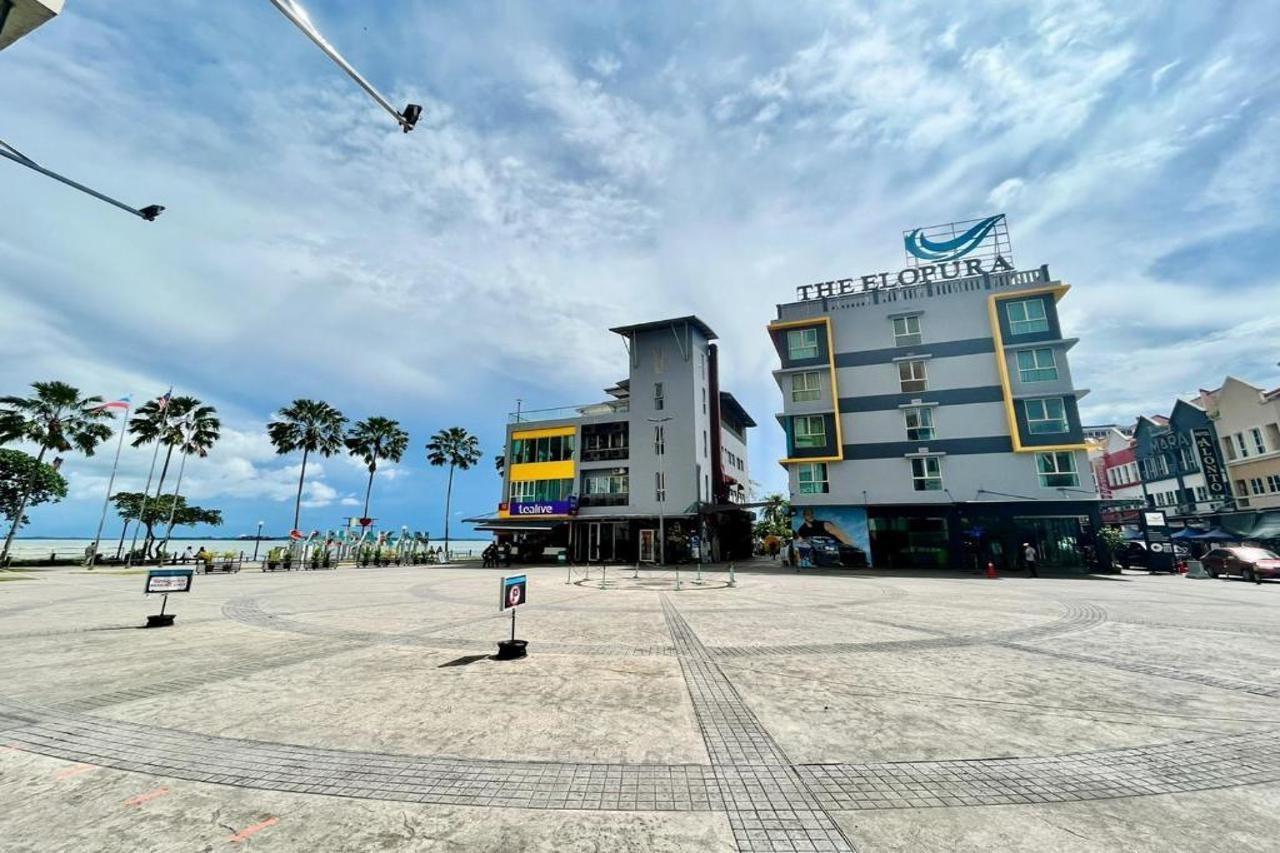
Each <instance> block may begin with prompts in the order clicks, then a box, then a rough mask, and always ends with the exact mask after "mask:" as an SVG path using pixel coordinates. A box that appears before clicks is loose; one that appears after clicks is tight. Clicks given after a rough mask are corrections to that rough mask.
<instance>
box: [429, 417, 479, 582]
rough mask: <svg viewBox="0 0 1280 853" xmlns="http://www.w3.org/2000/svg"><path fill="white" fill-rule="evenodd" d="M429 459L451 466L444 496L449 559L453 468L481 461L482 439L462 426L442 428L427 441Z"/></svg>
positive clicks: (445, 550)
mask: <svg viewBox="0 0 1280 853" xmlns="http://www.w3.org/2000/svg"><path fill="white" fill-rule="evenodd" d="M427 461H428V462H430V463H431V464H432V465H437V466H439V465H448V466H449V488H448V489H447V490H446V491H445V498H444V558H445V560H446V561H447V560H448V559H449V513H450V511H451V508H452V504H453V469H454V468H461V469H462V470H463V471H466V470H467V469H468V468H470V467H471V466H472V465H475V464H476V463H477V462H479V461H480V440H479V439H477V438H476V437H475V436H474V435H472V434H471V433H469V432H467V431H466V430H465V429H463V428H462V427H449V428H448V429H442V430H440V431H439V432H438V433H436V434H435V435H433V436H431V441H429V442H427Z"/></svg>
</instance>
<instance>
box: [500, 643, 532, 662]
mask: <svg viewBox="0 0 1280 853" xmlns="http://www.w3.org/2000/svg"><path fill="white" fill-rule="evenodd" d="M528 646H529V641H528V640H499V641H498V660H519V659H520V658H522V657H525V656H526V655H528V654H529V651H528Z"/></svg>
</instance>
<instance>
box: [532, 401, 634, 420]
mask: <svg viewBox="0 0 1280 853" xmlns="http://www.w3.org/2000/svg"><path fill="white" fill-rule="evenodd" d="M629 411H631V404H630V403H629V402H628V401H626V400H611V401H609V402H604V403H586V404H584V405H581V406H560V407H558V408H554V409H524V410H523V411H519V412H508V413H507V422H508V423H513V424H525V423H535V422H537V421H568V420H573V419H574V418H588V417H592V416H594V415H612V414H617V413H623V414H625V413H626V412H629Z"/></svg>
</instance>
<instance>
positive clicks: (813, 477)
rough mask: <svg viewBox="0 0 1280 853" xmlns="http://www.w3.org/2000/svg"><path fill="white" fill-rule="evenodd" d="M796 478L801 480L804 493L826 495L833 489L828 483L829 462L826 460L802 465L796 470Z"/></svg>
mask: <svg viewBox="0 0 1280 853" xmlns="http://www.w3.org/2000/svg"><path fill="white" fill-rule="evenodd" d="M796 478H797V479H798V480H799V481H800V494H802V495H824V494H826V493H827V492H829V491H830V490H831V487H830V486H829V485H828V483H827V463H825V462H814V463H813V464H811V465H801V466H800V467H799V468H798V469H797V470H796Z"/></svg>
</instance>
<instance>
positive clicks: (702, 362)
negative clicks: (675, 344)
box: [698, 350, 707, 380]
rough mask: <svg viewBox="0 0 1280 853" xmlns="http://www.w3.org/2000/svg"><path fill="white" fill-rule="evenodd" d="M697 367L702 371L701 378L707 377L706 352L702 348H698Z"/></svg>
mask: <svg viewBox="0 0 1280 853" xmlns="http://www.w3.org/2000/svg"><path fill="white" fill-rule="evenodd" d="M698 369H699V370H700V371H702V378H703V379H704V380H705V379H706V378H707V354H706V353H705V352H703V351H702V350H698Z"/></svg>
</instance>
